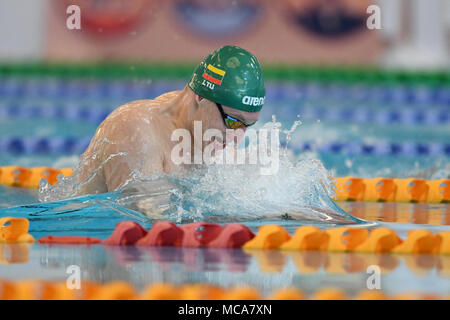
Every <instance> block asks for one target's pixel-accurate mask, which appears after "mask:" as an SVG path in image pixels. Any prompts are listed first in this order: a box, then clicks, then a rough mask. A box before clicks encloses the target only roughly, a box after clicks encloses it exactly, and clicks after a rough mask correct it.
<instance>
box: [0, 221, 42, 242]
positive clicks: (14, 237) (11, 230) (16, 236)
mask: <svg viewBox="0 0 450 320" xmlns="http://www.w3.org/2000/svg"><path fill="white" fill-rule="evenodd" d="M29 226H30V222H29V221H28V219H26V218H12V217H4V218H0V242H8V243H11V242H34V238H33V236H32V235H31V234H29V233H28V228H29Z"/></svg>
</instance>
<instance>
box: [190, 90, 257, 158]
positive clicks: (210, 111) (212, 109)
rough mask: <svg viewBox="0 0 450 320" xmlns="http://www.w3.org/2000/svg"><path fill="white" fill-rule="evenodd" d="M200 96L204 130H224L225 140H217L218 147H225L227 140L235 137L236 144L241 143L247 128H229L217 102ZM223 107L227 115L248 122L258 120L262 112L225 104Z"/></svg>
mask: <svg viewBox="0 0 450 320" xmlns="http://www.w3.org/2000/svg"><path fill="white" fill-rule="evenodd" d="M199 98H200V106H201V107H200V109H199V110H200V117H201V120H202V124H203V130H204V131H205V130H207V129H218V130H219V131H220V132H222V136H223V141H216V145H217V146H218V149H221V148H224V147H225V145H226V143H227V141H228V142H229V141H233V138H234V141H235V143H236V144H239V143H241V142H242V140H243V138H244V133H245V130H246V128H245V127H243V128H241V129H237V130H232V129H229V128H227V126H226V125H225V123H224V121H223V118H222V115H221V113H220V111H219V108H218V107H217V105H216V103H214V102H212V101H210V100H207V99H204V98H201V97H199ZM222 108H223V111H224V112H225V113H226V114H227V115H229V116H231V117H233V118H235V119H237V120H240V121H242V122H243V123H248V124H250V123H254V122H256V121H257V120H258V118H259V114H260V112H246V111H241V110H237V109H233V108H231V107H228V106H224V105H222ZM227 129H228V130H227ZM215 140H220V138H216V139H215Z"/></svg>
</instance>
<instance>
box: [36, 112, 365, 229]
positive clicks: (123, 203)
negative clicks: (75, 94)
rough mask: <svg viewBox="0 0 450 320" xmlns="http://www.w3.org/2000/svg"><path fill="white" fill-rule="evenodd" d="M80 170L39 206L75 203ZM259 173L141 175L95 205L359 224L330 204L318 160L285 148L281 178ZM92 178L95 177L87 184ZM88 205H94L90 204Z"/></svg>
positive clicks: (194, 215)
mask: <svg viewBox="0 0 450 320" xmlns="http://www.w3.org/2000/svg"><path fill="white" fill-rule="evenodd" d="M300 124H301V122H300V121H299V120H297V121H295V122H294V124H293V125H292V127H291V128H290V129H288V130H282V128H281V123H279V122H277V121H276V118H275V117H274V116H273V119H272V122H268V123H266V124H264V125H263V126H262V128H264V129H276V130H279V131H280V132H281V133H282V134H285V135H286V140H285V141H287V142H289V140H290V136H291V134H292V133H293V132H294V131H295V130H296V129H297V127H298V126H299V125H300ZM256 147H258V144H255V143H250V144H249V145H248V146H245V149H246V151H251V149H252V148H256ZM225 150H228V147H227V148H226V149H225ZM248 153H249V152H248ZM248 153H247V154H248ZM83 161H86V160H85V159H82V161H81V162H80V164H82V162H83ZM246 163H247V162H246ZM79 167H80V166H78V168H76V169H75V175H74V177H64V178H62V179H61V181H60V182H59V183H58V184H57V185H56V186H54V187H52V186H50V185H49V184H47V183H46V182H45V181H43V182H41V184H40V188H39V193H40V200H41V201H44V202H46V201H61V200H63V199H67V198H71V197H73V196H74V195H75V194H76V192H77V190H79V188H80V187H81V186H82V185H83V183H84V181H82V182H78V181H77V175H78V174H79ZM260 167H261V165H260V164H240V165H236V164H234V165H229V164H212V165H207V166H206V165H205V166H195V167H192V168H190V169H189V170H188V171H186V172H185V173H184V174H183V175H172V174H154V175H151V176H148V175H144V174H142V173H141V172H140V171H139V170H137V169H136V170H135V171H133V173H132V174H131V175H130V177H129V179H128V181H127V182H126V183H125V185H124V186H122V187H121V188H120V189H118V190H116V191H114V192H113V193H107V194H106V195H107V196H108V195H109V198H108V199H106V198H104V197H103V198H98V199H96V200H95V201H96V202H95V204H96V205H98V204H99V203H102V204H103V205H104V206H109V208H110V209H111V207H112V208H114V210H116V211H117V210H118V211H119V212H120V211H121V210H123V211H124V212H125V214H126V213H127V212H128V211H127V210H131V212H137V213H140V214H141V216H142V217H147V218H148V219H149V220H152V221H153V220H159V219H162V220H171V221H174V222H177V223H180V222H186V221H200V220H208V221H265V220H266V221H267V220H273V219H279V220H297V221H298V220H302V221H316V222H330V223H342V224H350V223H357V222H360V220H358V219H356V218H353V217H351V216H350V215H348V214H347V213H346V212H344V211H343V210H342V209H340V208H339V207H338V206H337V205H336V204H335V203H334V202H333V201H332V200H331V198H332V197H333V196H334V192H335V191H334V189H335V186H334V182H333V179H332V177H331V174H330V172H328V171H327V170H326V169H325V168H324V166H323V165H322V163H321V162H320V161H319V160H317V159H302V160H297V161H296V160H293V159H292V156H291V155H290V154H289V153H288V152H287V145H286V149H285V152H282V153H280V155H279V170H278V172H277V173H276V174H273V175H262V174H261V173H260V170H259V169H260ZM93 175H95V172H93V173H92V174H91V176H90V177H88V178H87V179H86V180H88V179H91V178H92V177H93ZM66 201H67V200H66ZM86 201H87V203H88V204H89V199H87V200H86ZM92 201H93V200H92ZM106 202H107V203H106ZM85 204H86V203H85Z"/></svg>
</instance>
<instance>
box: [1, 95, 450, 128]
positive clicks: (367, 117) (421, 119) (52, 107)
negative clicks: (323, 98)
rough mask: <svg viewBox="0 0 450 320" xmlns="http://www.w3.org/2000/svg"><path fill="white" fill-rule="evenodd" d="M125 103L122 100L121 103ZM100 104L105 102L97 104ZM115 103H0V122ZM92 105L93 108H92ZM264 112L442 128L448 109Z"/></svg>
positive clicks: (78, 116)
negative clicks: (438, 126)
mask: <svg viewBox="0 0 450 320" xmlns="http://www.w3.org/2000/svg"><path fill="white" fill-rule="evenodd" d="M123 103H125V101H124V102H123ZM101 104H102V105H104V104H105V102H102V103H101ZM120 104H122V103H121V102H119V103H117V102H116V103H111V105H112V106H111V107H98V105H99V103H98V102H96V101H92V102H90V103H81V104H76V103H61V102H52V103H50V104H48V103H44V104H39V103H36V102H33V103H20V102H2V103H0V119H3V120H6V119H9V120H15V119H36V118H40V119H51V120H70V121H79V122H89V123H93V124H99V123H100V122H102V121H103V120H104V119H105V118H106V117H107V116H108V114H109V113H110V112H112V111H113V110H114V108H113V106H114V105H116V106H118V105H120ZM92 105H95V106H96V107H95V108H93V107H92ZM264 113H266V114H276V115H280V116H282V117H295V116H297V115H300V118H301V119H309V120H321V121H345V122H352V123H361V124H366V123H376V124H383V125H384V124H387V125H390V124H403V125H426V124H428V125H446V124H449V123H450V112H449V110H439V109H427V110H424V109H420V110H414V109H413V110H411V109H408V108H404V109H399V110H383V109H379V110H376V109H375V110H372V109H370V108H364V107H363V108H349V107H346V108H332V107H327V106H325V105H323V103H322V104H318V105H314V106H309V107H296V106H295V105H287V106H281V107H280V106H277V107H275V106H274V103H271V104H268V105H266V106H265V107H264Z"/></svg>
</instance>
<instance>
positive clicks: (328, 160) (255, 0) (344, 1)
mask: <svg viewBox="0 0 450 320" xmlns="http://www.w3.org/2000/svg"><path fill="white" fill-rule="evenodd" d="M71 5H77V6H78V7H79V8H80V21H81V23H80V29H76V28H75V29H71V28H69V27H68V25H74V23H75V21H76V20H73V19H75V18H74V17H73V14H74V13H75V11H71V10H68V8H69V7H70V6H71ZM373 5H375V7H374V6H373ZM0 26H1V28H0V39H1V41H0V165H13V164H14V165H22V166H51V167H71V166H73V165H75V164H76V163H77V161H78V156H79V154H81V153H82V152H83V151H84V149H85V148H86V146H87V144H88V143H89V140H90V138H91V137H92V135H93V134H94V132H95V129H96V128H97V126H98V124H99V123H100V122H101V121H102V120H103V119H104V118H105V117H106V115H107V114H108V113H109V112H111V111H112V110H113V109H115V108H117V107H118V106H120V105H121V104H123V103H125V102H127V101H131V100H134V99H146V98H149V99H151V98H154V97H156V96H158V95H159V94H162V93H164V92H167V91H171V90H179V89H182V88H183V87H184V86H185V84H186V81H187V80H188V79H189V77H190V75H191V74H192V72H193V69H194V68H195V66H196V64H197V63H198V62H199V61H200V60H201V59H203V58H204V57H205V56H206V55H207V54H208V53H209V52H210V51H212V50H214V49H216V48H219V47H221V46H222V45H225V44H234V45H238V46H241V47H243V48H245V49H247V50H249V51H251V52H252V53H254V54H255V55H256V56H257V57H258V59H259V60H260V62H261V64H262V66H263V71H264V76H265V79H266V83H267V99H266V105H265V107H264V108H263V113H262V119H261V120H263V121H261V122H264V121H270V120H271V117H272V115H275V116H276V118H277V120H279V121H281V122H282V123H283V126H284V128H285V129H289V128H290V126H291V125H292V124H293V122H294V121H295V120H297V119H298V118H300V120H301V121H302V125H301V126H300V127H299V128H298V129H297V130H296V131H295V133H294V137H293V139H292V141H291V142H290V144H289V146H290V149H291V150H292V152H293V153H294V155H295V156H296V157H297V158H298V159H304V158H319V159H321V160H322V161H323V163H324V165H325V166H326V167H327V168H328V169H329V170H331V171H332V173H333V174H335V175H337V176H343V175H355V176H363V177H374V176H380V175H382V176H394V177H404V176H412V175H414V176H418V177H424V178H444V177H448V176H449V174H450V169H449V158H450V86H449V83H450V77H449V72H448V70H449V66H450V55H449V50H450V2H449V1H445V0H379V1H369V0H314V1H313V0H280V1H269V0H165V1H162V0H79V1H76V0H73V1H66V0H54V1H52V0H33V1H28V0H2V1H1V2H0ZM370 26H375V27H376V28H372V27H370ZM369 27H370V28H369ZM377 27H378V28H377Z"/></svg>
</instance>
